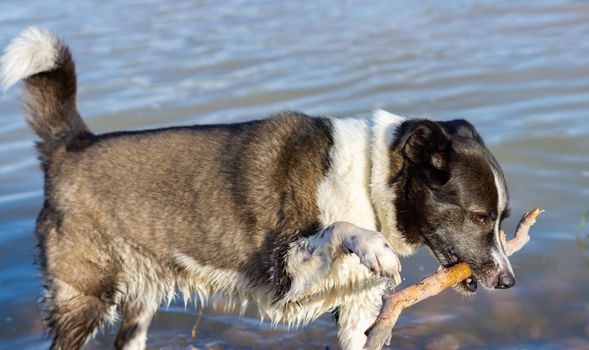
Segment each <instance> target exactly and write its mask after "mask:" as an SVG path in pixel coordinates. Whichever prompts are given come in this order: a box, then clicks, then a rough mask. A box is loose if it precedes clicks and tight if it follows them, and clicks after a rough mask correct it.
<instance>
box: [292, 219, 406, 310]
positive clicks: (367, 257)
mask: <svg viewBox="0 0 589 350" xmlns="http://www.w3.org/2000/svg"><path fill="white" fill-rule="evenodd" d="M350 253H353V254H356V255H357V256H358V258H359V259H360V263H361V264H363V265H364V266H366V267H367V268H368V269H369V270H370V271H371V272H372V273H374V274H375V275H377V276H385V277H392V278H394V279H395V281H396V282H398V280H399V272H400V271H401V263H400V262H399V258H398V257H397V254H396V253H395V251H394V250H393V248H392V247H391V245H390V244H389V242H388V241H387V240H386V238H385V237H384V236H383V235H382V234H381V233H379V232H375V231H371V230H365V229H363V228H361V227H358V226H356V225H354V224H351V223H348V222H343V221H338V222H335V223H333V224H332V225H330V226H328V227H326V228H325V229H323V230H321V231H320V232H318V233H316V234H315V235H312V236H310V237H306V238H302V239H300V240H298V241H297V242H295V243H293V244H292V245H291V248H290V250H289V253H288V263H287V269H288V273H289V275H290V276H291V279H292V284H291V289H290V292H289V293H288V294H289V295H288V300H289V301H296V299H298V298H300V297H304V296H308V295H309V294H312V292H313V290H314V287H316V286H317V285H318V283H319V282H320V281H321V280H322V279H323V278H325V277H326V276H327V275H328V274H329V271H330V268H331V263H332V261H334V260H335V259H336V258H338V257H340V256H341V255H344V254H350Z"/></svg>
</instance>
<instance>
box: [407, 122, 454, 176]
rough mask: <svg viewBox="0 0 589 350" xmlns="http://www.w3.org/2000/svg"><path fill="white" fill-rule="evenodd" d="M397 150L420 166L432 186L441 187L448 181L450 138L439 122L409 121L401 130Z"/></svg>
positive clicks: (409, 160)
mask: <svg viewBox="0 0 589 350" xmlns="http://www.w3.org/2000/svg"><path fill="white" fill-rule="evenodd" d="M396 147H397V149H399V150H400V151H401V153H402V154H403V157H404V158H405V159H406V160H407V161H408V162H410V163H412V164H414V165H418V166H419V167H420V168H421V169H422V170H423V172H424V174H425V175H427V177H428V178H429V179H430V180H431V182H432V184H437V185H441V184H443V183H445V182H446V181H447V180H448V176H447V171H446V164H447V162H448V153H449V149H450V138H449V136H448V134H447V133H446V132H445V130H444V129H443V128H442V127H441V126H440V124H438V123H437V122H433V121H431V120H408V121H406V122H404V123H403V124H402V125H401V127H400V128H399V137H398V138H397V145H396Z"/></svg>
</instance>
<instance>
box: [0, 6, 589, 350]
mask: <svg viewBox="0 0 589 350" xmlns="http://www.w3.org/2000/svg"><path fill="white" fill-rule="evenodd" d="M588 16H589V3H587V2H583V1H569V2H562V1H545V0H539V1H533V2H532V1H529V2H527V3H524V2H513V1H506V0H501V1H477V2H474V1H454V2H451V3H450V2H438V1H420V2H415V1H397V2H391V1H380V2H378V3H371V4H370V5H369V4H368V3H366V2H364V1H356V0H354V1H341V2H337V5H336V3H335V2H332V1H325V0H315V1H297V2H289V3H284V2H278V1H267V2H244V1H186V2H182V3H181V4H180V3H179V2H178V3H177V4H176V3H174V4H172V2H162V1H142V2H135V1H133V2H132V1H120V0H119V1H112V2H108V3H103V2H95V1H94V2H93V1H69V2H63V1H56V0H49V1H44V2H34V3H33V2H22V1H2V2H0V44H1V46H2V47H4V46H5V45H6V44H7V43H8V40H9V39H10V38H11V37H13V36H14V35H16V34H17V33H18V32H19V31H20V30H21V29H22V28H23V27H25V26H27V25H31V24H40V25H43V26H47V27H49V28H52V29H53V30H55V31H56V32H58V33H60V34H61V35H63V36H64V37H65V38H66V39H67V41H68V43H69V44H70V46H71V48H72V50H73V52H74V55H75V58H76V61H77V67H78V74H79V86H80V87H79V109H80V111H81V112H82V114H83V116H84V117H85V119H86V120H87V122H88V124H89V125H90V127H91V129H92V130H94V131H96V132H105V131H110V130H119V129H141V128H148V127H155V126H163V125H181V124H189V123H210V122H234V121H242V120H247V119H252V118H259V117H262V116H266V115H268V114H270V113H272V112H275V111H280V110H286V109H297V110H301V111H304V112H306V113H308V114H332V115H336V116H344V115H355V114H366V113H369V112H370V110H371V109H373V108H375V107H383V108H385V109H388V110H390V111H394V112H397V113H403V114H407V115H410V116H418V117H431V118H434V119H444V118H453V117H464V118H467V119H469V120H470V121H472V122H473V123H474V124H475V125H476V126H477V127H478V129H479V131H480V132H481V134H482V135H483V136H484V138H485V139H486V141H487V143H488V145H489V146H490V148H491V149H492V150H493V152H494V153H495V155H496V156H497V158H498V159H499V161H500V162H501V164H502V166H503V168H504V171H505V173H506V177H507V180H508V183H509V186H510V192H511V198H512V212H513V215H512V218H510V219H508V220H507V222H506V225H505V226H506V228H507V231H508V232H509V231H512V230H513V228H514V227H515V225H516V224H517V218H518V217H519V215H520V214H521V213H523V212H524V211H525V210H527V209H529V208H532V207H536V206H538V207H543V208H546V209H547V212H546V213H545V214H544V215H543V216H542V217H541V219H540V220H539V223H538V224H537V225H536V226H535V227H534V228H533V236H534V239H533V241H532V242H531V243H530V244H529V245H528V246H527V247H526V249H525V250H524V251H523V252H521V253H519V254H517V255H516V256H514V257H513V258H512V262H513V265H514V269H515V272H516V274H517V277H518V284H517V286H516V287H515V288H512V289H510V290H506V291H497V292H487V291H480V292H479V293H478V294H477V295H476V296H475V297H473V298H465V297H462V296H459V295H456V294H455V293H453V292H450V291H447V292H444V293H443V294H442V295H440V296H438V297H435V298H432V299H430V300H427V301H426V302H424V303H421V304H420V305H417V306H415V307H413V308H411V309H410V310H408V311H407V312H406V313H405V314H404V315H403V316H402V317H401V319H400V321H399V323H398V326H397V328H396V329H395V332H394V335H393V339H392V345H393V346H395V347H399V348H407V349H413V348H415V349H421V348H428V349H448V348H452V347H455V346H460V347H465V348H504V349H512V348H537V349H561V348H576V349H589V261H588V260H587V259H589V252H582V251H581V250H580V249H579V247H580V242H579V241H578V238H577V234H576V232H577V227H578V224H579V222H580V220H581V217H582V215H583V213H584V211H586V210H589V152H588V151H589V115H587V111H588V110H589V64H588V59H587V57H589V40H587V37H589V21H588V20H587V19H588V18H589V17H588ZM19 95H20V91H19V89H12V90H10V91H9V92H8V93H7V94H6V95H5V96H4V98H3V99H2V100H1V101H0V257H1V258H0V348H2V349H42V348H46V347H47V346H48V342H47V340H46V338H45V336H44V330H43V326H42V323H41V321H40V319H39V315H38V311H37V309H36V306H35V299H36V298H37V297H38V296H39V295H40V283H39V280H38V277H37V272H36V270H35V267H34V266H33V263H32V261H33V253H32V252H33V246H34V241H33V237H32V230H33V225H34V220H35V216H36V214H37V212H38V210H39V208H40V205H41V201H42V196H41V188H42V177H41V172H40V171H39V168H38V165H37V162H36V159H35V153H34V150H33V147H32V144H33V140H34V136H33V134H32V132H31V131H30V130H29V129H28V127H27V126H26V123H25V122H24V120H23V118H22V117H21V115H20V106H19V102H18V97H19ZM588 231H589V228H586V229H585V230H584V232H581V237H583V236H585V237H584V238H582V239H585V244H586V245H587V244H589V242H587V232H588ZM435 267H436V265H435V263H434V261H433V259H432V258H431V257H430V256H429V254H427V253H426V252H424V251H421V252H420V253H419V254H417V256H414V257H411V258H408V259H404V270H403V271H404V272H405V278H406V282H405V283H410V282H413V281H416V280H418V279H419V278H421V277H423V276H424V275H426V274H429V273H430V272H432V271H434V270H435ZM195 319H196V311H194V310H192V309H188V310H185V309H184V308H183V307H179V306H172V307H171V308H169V309H167V310H162V311H161V312H160V313H159V314H158V315H157V317H156V319H155V321H154V323H153V325H152V327H151V330H150V339H149V342H148V347H150V348H163V349H190V348H192V347H206V346H209V347H214V346H215V344H216V345H218V346H220V347H222V348H240V349H251V348H266V349H272V348H276V349H297V348H325V347H327V346H329V347H331V348H334V347H336V346H337V340H336V332H335V328H334V325H333V322H332V321H331V320H330V319H329V317H327V316H326V317H323V318H321V319H319V320H318V321H316V322H314V323H312V324H311V325H309V326H307V327H305V328H302V329H299V330H294V331H288V330H287V329H286V328H281V327H279V328H276V329H275V328H271V327H269V326H268V325H266V324H262V325H260V322H259V321H258V319H257V318H256V316H255V315H254V314H253V313H248V314H247V315H246V317H244V318H241V319H239V318H237V317H233V316H227V315H218V314H215V313H213V312H211V311H206V312H205V314H204V317H203V321H202V322H201V324H200V326H199V329H198V331H199V333H198V337H197V338H196V339H192V338H191V328H192V325H193V323H194V320H195ZM113 335H114V329H107V332H106V334H105V335H101V336H99V337H97V339H95V340H93V341H92V342H91V344H89V346H88V348H89V349H102V348H110V347H111V343H112V339H113Z"/></svg>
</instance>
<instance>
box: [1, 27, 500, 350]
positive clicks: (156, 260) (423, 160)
mask: <svg viewBox="0 0 589 350" xmlns="http://www.w3.org/2000/svg"><path fill="white" fill-rule="evenodd" d="M40 49H43V50H45V51H43V55H41V56H40V57H42V58H43V59H42V60H36V59H34V58H32V57H33V54H32V53H33V52H36V50H40ZM23 62H25V63H26V64H24V66H25V67H29V68H28V70H27V69H25V70H22V69H17V68H15V67H20V65H19V64H21V63H23ZM2 63H3V76H4V80H3V81H4V84H5V87H6V86H8V85H10V84H12V83H14V82H15V81H17V80H24V88H25V94H24V96H23V99H24V104H25V106H26V115H27V119H28V120H29V123H30V124H31V126H32V128H33V129H34V130H35V132H36V133H37V134H38V135H39V137H40V138H41V141H40V142H39V143H38V150H39V154H40V159H41V164H42V167H43V170H44V176H45V188H44V189H45V200H44V205H43V209H42V210H41V213H40V215H39V217H38V220H37V227H36V237H37V242H38V261H39V265H40V267H41V270H42V273H43V280H44V285H45V291H46V295H45V300H44V308H45V311H46V315H47V325H48V327H49V331H50V335H51V337H52V349H77V348H80V347H81V346H82V345H83V344H85V343H86V342H87V341H88V339H89V338H90V337H91V336H92V335H93V334H94V333H95V332H96V331H97V330H98V329H99V328H100V326H101V325H103V324H104V322H106V321H110V322H114V321H115V320H117V319H118V318H122V321H121V328H120V330H119V333H118V335H117V338H116V341H115V346H116V347H117V348H118V349H142V348H144V346H145V341H146V338H147V331H148V327H149V323H150V321H151V318H152V317H153V315H154V313H155V312H156V311H157V309H158V307H159V305H160V304H161V303H162V302H164V303H166V302H167V303H169V302H170V301H171V300H172V299H174V297H175V296H176V294H177V292H180V293H181V294H182V295H183V297H184V299H185V301H186V302H188V300H189V299H190V298H193V297H194V298H196V299H197V300H198V301H199V302H200V303H201V304H207V303H214V301H215V300H216V298H217V297H219V296H220V297H222V298H223V299H222V301H223V305H224V308H225V309H227V310H228V311H229V310H231V311H238V312H243V311H244V310H245V308H246V306H247V305H248V303H249V302H252V301H253V302H255V303H256V304H257V306H258V309H259V312H260V316H261V317H262V318H263V319H268V320H270V321H271V322H285V323H288V324H292V325H300V324H305V323H308V322H310V321H312V320H313V319H315V318H317V317H319V316H320V315H321V314H323V313H325V312H328V311H330V310H337V314H338V320H337V325H338V328H339V337H340V343H341V344H342V347H343V348H345V349H359V348H361V347H362V345H363V343H364V340H365V336H364V334H363V332H364V330H365V329H366V328H367V327H368V326H369V325H370V324H371V323H372V321H373V320H374V319H375V317H376V315H377V313H378V311H379V309H380V306H381V296H382V293H383V292H384V290H385V289H386V287H387V286H390V285H394V284H396V283H398V282H399V281H400V277H399V272H400V270H401V268H400V264H399V262H398V258H397V255H396V254H400V255H408V254H411V253H412V252H413V251H414V250H415V249H417V248H418V247H419V246H421V245H423V244H427V245H428V246H429V247H430V248H431V249H432V251H433V252H434V253H435V254H436V256H438V258H440V256H441V253H442V252H444V251H446V250H452V251H453V252H454V253H456V254H459V255H460V258H461V259H463V260H466V261H468V262H469V263H471V265H472V266H473V269H474V270H475V271H476V273H477V274H478V275H480V276H481V277H483V278H484V279H485V280H484V281H485V283H487V284H489V285H491V284H492V280H493V279H494V278H496V277H495V276H496V275H497V274H498V273H501V271H504V270H505V269H506V266H507V265H508V264H509V262H508V261H507V262H505V261H506V260H505V261H503V260H501V259H502V254H501V253H502V248H501V247H500V246H497V245H496V242H495V240H494V239H493V237H494V236H492V235H488V237H487V236H484V235H483V234H479V233H478V232H479V231H480V232H489V233H494V232H496V230H497V228H498V226H499V225H498V224H494V226H489V227H488V229H489V230H487V228H485V229H482V228H480V227H473V226H472V225H471V224H469V223H468V219H467V218H468V210H470V209H468V208H470V207H472V206H476V207H477V208H482V209H481V210H486V211H488V212H489V213H490V215H495V219H496V220H498V221H500V219H501V215H503V214H504V211H505V210H506V208H507V195H506V193H507V192H506V190H503V188H504V187H505V186H504V180H503V177H502V175H501V170H500V168H499V167H498V165H497V162H496V161H495V160H494V158H493V157H492V155H491V154H490V153H489V152H488V151H487V150H486V148H485V147H484V144H483V142H482V140H481V139H480V136H478V134H477V133H476V130H475V129H474V127H472V126H471V125H470V124H468V123H466V122H464V121H453V122H448V123H435V122H431V121H427V120H405V119H404V118H401V117H399V116H395V115H392V114H389V113H387V112H384V111H377V112H375V113H374V115H372V116H370V117H368V118H349V119H333V118H328V117H315V118H313V117H309V116H306V115H304V114H301V113H295V112H286V113H279V114H276V115H274V116H272V117H270V118H268V119H264V120H258V121H252V122H247V123H240V124H230V125H208V126H189V127H177V128H166V129H157V130H146V131H136V132H116V133H110V134H103V135H95V134H93V133H92V132H91V131H90V130H89V129H88V127H87V126H86V125H85V123H84V122H83V121H82V119H81V118H80V116H79V113H78V111H77V109H76V103H75V92H76V78H75V67H74V63H73V59H72V57H71V54H70V51H69V49H68V48H67V47H66V46H65V45H64V44H63V42H62V41H60V40H59V39H57V37H55V36H54V35H53V34H51V33H49V32H46V31H43V30H40V29H37V28H32V29H28V30H27V31H25V32H24V33H23V34H21V36H19V37H17V39H15V40H14V41H13V43H12V44H11V46H9V48H8V49H7V51H6V54H5V56H4V57H3V59H2ZM473 174H476V176H475V175H473ZM501 193H503V197H501ZM493 213H494V214H493ZM469 225H470V226H469ZM458 232H468V233H469V237H471V238H469V239H459V237H461V236H460V235H458V234H457V233H458ZM481 237H482V238H481ZM503 255H504V254H503ZM497 257H499V258H497ZM440 259H441V261H442V262H444V261H443V258H440ZM499 260H501V261H499ZM502 264H503V265H502ZM505 264H507V265H505ZM509 269H510V267H509ZM498 271H499V272H498Z"/></svg>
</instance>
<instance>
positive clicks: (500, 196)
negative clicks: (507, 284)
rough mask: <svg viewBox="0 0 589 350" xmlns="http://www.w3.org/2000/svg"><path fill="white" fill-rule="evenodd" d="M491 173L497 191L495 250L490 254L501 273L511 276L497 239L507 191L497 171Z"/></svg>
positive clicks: (510, 270)
mask: <svg viewBox="0 0 589 350" xmlns="http://www.w3.org/2000/svg"><path fill="white" fill-rule="evenodd" d="M491 171H492V172H493V178H494V180H495V188H496V189H497V221H495V227H494V229H493V231H494V236H495V245H496V249H494V250H493V252H492V253H491V254H492V256H493V259H494V260H495V261H496V262H497V264H498V265H499V267H500V269H501V270H502V271H503V270H504V269H505V268H507V270H508V271H509V273H511V274H512V275H513V270H512V269H511V263H510V262H509V259H508V258H507V255H506V254H505V249H504V247H503V243H502V242H501V239H500V238H499V225H500V223H501V214H502V213H503V211H504V210H505V207H506V206H507V191H506V190H505V184H504V183H503V180H502V179H501V178H500V177H499V174H498V173H497V171H496V170H495V169H494V168H493V167H491Z"/></svg>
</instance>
